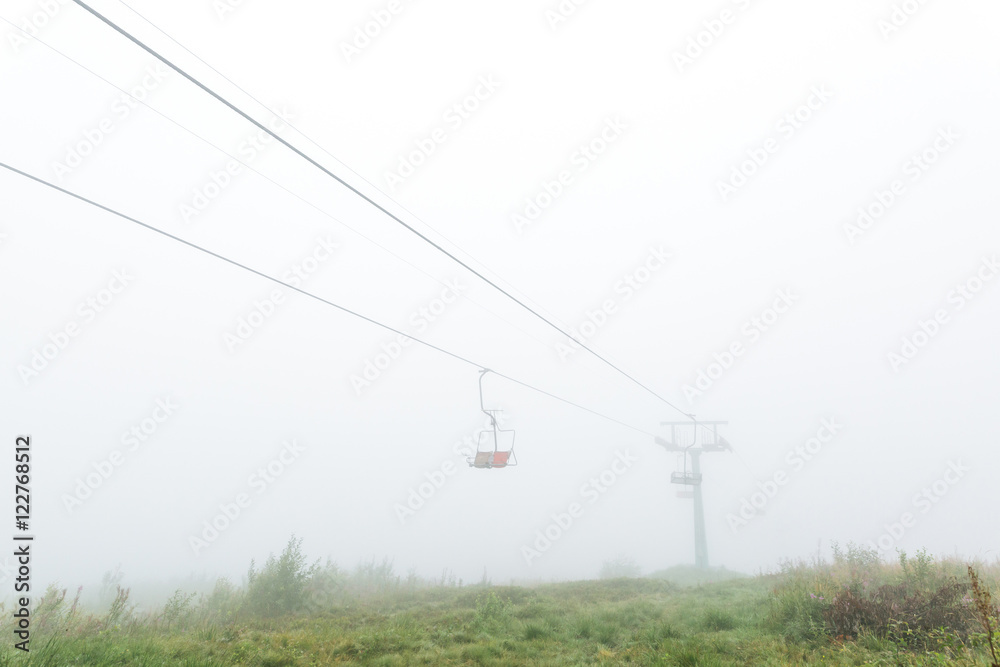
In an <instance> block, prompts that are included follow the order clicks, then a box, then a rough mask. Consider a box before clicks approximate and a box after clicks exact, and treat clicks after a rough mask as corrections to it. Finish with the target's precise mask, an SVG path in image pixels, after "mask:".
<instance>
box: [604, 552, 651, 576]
mask: <svg viewBox="0 0 1000 667" xmlns="http://www.w3.org/2000/svg"><path fill="white" fill-rule="evenodd" d="M599 576H600V578H601V579H620V578H629V579H636V578H638V577H641V576H642V568H641V567H639V565H638V564H637V563H636V562H635V561H634V560H632V559H631V558H629V557H627V556H619V557H618V558H615V559H614V560H606V561H604V562H603V563H601V571H600V573H599Z"/></svg>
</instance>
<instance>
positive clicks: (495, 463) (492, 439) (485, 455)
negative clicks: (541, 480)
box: [466, 369, 517, 468]
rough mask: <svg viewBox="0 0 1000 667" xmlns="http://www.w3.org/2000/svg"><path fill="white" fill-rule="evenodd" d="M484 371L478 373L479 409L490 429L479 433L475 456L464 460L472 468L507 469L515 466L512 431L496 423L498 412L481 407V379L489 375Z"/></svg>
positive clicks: (487, 370)
mask: <svg viewBox="0 0 1000 667" xmlns="http://www.w3.org/2000/svg"><path fill="white" fill-rule="evenodd" d="M489 372H490V370H489V369H484V370H482V371H480V373H479V407H480V409H481V410H482V411H483V414H485V415H486V416H487V417H489V418H490V428H489V429H484V430H482V431H480V432H479V435H478V438H477V441H476V455H475V456H470V457H469V458H468V459H466V460H467V461H468V463H469V466H470V467H473V468H507V467H509V466H516V465H517V457H516V456H514V430H513V429H503V428H500V425H499V424H498V423H497V415H498V414H499V413H500V410H487V409H486V407H485V406H484V405H483V377H485V375H486V374H487V373H489Z"/></svg>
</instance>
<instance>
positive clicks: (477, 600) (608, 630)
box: [0, 541, 1000, 667]
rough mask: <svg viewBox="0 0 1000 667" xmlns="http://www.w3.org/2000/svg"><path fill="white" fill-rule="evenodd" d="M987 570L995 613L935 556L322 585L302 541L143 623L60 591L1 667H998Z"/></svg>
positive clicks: (376, 573)
mask: <svg viewBox="0 0 1000 667" xmlns="http://www.w3.org/2000/svg"><path fill="white" fill-rule="evenodd" d="M976 569H977V571H978V572H979V573H980V574H981V576H982V582H981V584H980V586H979V591H980V593H979V595H978V596H977V594H976V592H975V591H974V590H973V589H972V587H971V586H970V579H969V576H968V570H967V568H966V566H965V565H964V564H962V563H958V562H953V561H937V562H935V561H932V560H931V559H929V558H927V557H926V556H925V555H923V554H918V556H917V557H916V558H905V557H904V558H902V559H901V562H900V563H898V564H892V565H886V564H882V563H880V562H878V560H877V559H876V558H875V557H874V554H871V553H869V552H866V551H865V550H863V549H858V548H854V547H852V548H850V549H849V550H848V551H847V552H846V553H840V552H837V553H835V561H834V563H831V564H814V565H812V566H805V565H798V566H793V565H788V566H786V567H784V568H782V571H781V572H779V573H776V574H773V575H767V576H758V577H752V578H750V577H744V578H729V579H728V580H721V581H716V582H715V583H710V584H697V583H695V584H693V585H687V586H683V585H680V584H678V583H674V582H672V581H669V579H670V577H669V576H668V575H669V574H670V573H669V572H667V573H658V577H657V578H652V577H650V578H634V579H625V578H619V579H604V580H597V581H581V582H571V583H558V584H545V585H539V586H533V587H517V586H491V585H488V584H486V583H483V584H480V585H477V586H455V585H447V584H446V583H445V584H442V583H437V584H430V583H428V582H423V581H420V580H417V579H416V578H415V577H412V576H411V577H409V578H402V577H397V576H395V575H394V574H393V573H392V569H391V566H390V565H389V564H388V563H382V564H376V563H374V562H373V563H369V564H366V565H363V566H361V567H358V568H356V569H355V570H353V571H344V570H341V569H340V568H338V567H337V566H336V565H333V564H329V563H328V564H327V565H326V566H319V565H314V566H311V567H309V566H307V565H306V564H305V561H304V558H303V557H302V555H301V552H300V551H299V545H298V543H297V542H294V541H293V542H292V543H290V544H289V546H288V547H287V548H286V549H285V551H284V552H283V553H282V554H281V556H280V557H275V558H272V559H271V560H269V561H268V563H266V564H265V565H264V567H263V568H260V569H255V568H251V571H250V572H249V573H248V577H247V581H246V582H245V584H244V586H241V587H236V586H234V585H232V584H230V583H229V582H227V581H224V580H223V581H220V582H219V583H218V584H217V585H216V587H215V590H213V591H212V592H211V593H210V594H207V595H202V596H200V598H195V596H193V595H191V594H185V593H183V592H178V593H177V594H176V595H175V596H174V597H173V598H171V600H169V601H168V602H167V603H166V604H165V605H164V606H163V607H161V608H159V609H158V610H157V611H156V612H153V613H149V614H146V615H143V616H139V615H137V614H135V613H134V612H133V611H132V609H131V606H130V604H129V600H128V591H127V590H121V589H120V590H118V591H117V593H118V594H117V596H116V597H115V599H114V600H113V601H112V602H111V604H110V605H109V608H108V609H107V610H105V611H103V612H102V613H100V614H94V613H89V612H86V611H84V610H83V609H82V608H81V607H80V605H79V604H74V602H73V600H71V599H70V598H69V596H66V595H65V592H64V591H57V590H55V589H50V591H49V592H48V594H47V595H46V598H45V599H44V600H43V601H41V602H39V604H38V605H37V606H36V608H35V610H34V615H33V626H32V629H33V633H34V634H33V638H32V644H31V647H32V652H31V654H30V656H25V655H23V654H22V653H21V652H20V651H14V650H13V649H12V647H11V645H12V643H13V642H12V641H11V640H10V639H8V640H7V641H6V642H5V643H4V644H5V645H4V646H3V647H2V648H0V664H4V665H7V664H11V665H19V664H32V665H191V666H194V665H260V666H271V667H277V666H279V665H289V666H291V665H335V664H345V665H347V664H358V665H360V664H371V665H409V664H426V665H449V664H452V665H462V664H467V665H582V664H595V665H625V664H635V665H798V664H824V665H863V664H875V665H990V664H991V661H992V658H991V657H990V652H989V639H988V635H987V633H986V630H985V626H984V625H983V621H984V620H986V619H987V618H988V619H989V620H990V623H991V628H995V627H996V623H997V621H998V617H1000V612H998V610H997V608H996V606H995V605H994V603H993V602H991V601H987V600H986V595H985V589H986V588H988V587H990V586H992V587H993V589H994V590H996V586H997V584H998V574H1000V569H998V568H997V567H996V566H995V565H994V566H984V565H981V564H980V565H978V566H977V568H976ZM674 574H675V575H676V576H677V577H678V578H680V577H681V575H683V577H684V578H687V579H691V575H692V573H691V572H687V571H677V572H675V573H674ZM731 574H732V573H723V575H722V576H719V578H720V579H724V578H725V577H726V575H731ZM695 578H696V577H695ZM981 612H986V617H985V618H984V617H983V616H982V614H981ZM3 618H4V619H5V620H4V624H5V627H4V636H6V637H8V638H10V637H12V634H11V632H12V628H11V627H10V621H9V620H6V619H9V618H10V612H9V611H8V610H4V611H3ZM996 640H997V638H994V641H996ZM998 650H1000V642H998Z"/></svg>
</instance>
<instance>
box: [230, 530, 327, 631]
mask: <svg viewBox="0 0 1000 667" xmlns="http://www.w3.org/2000/svg"><path fill="white" fill-rule="evenodd" d="M310 574H311V571H310V569H308V568H306V558H305V556H304V555H303V554H302V540H301V539H298V540H296V539H295V536H294V535H293V536H292V538H291V539H290V540H289V541H288V544H287V545H286V546H285V550H284V551H282V552H281V556H280V557H278V558H275V557H274V554H271V555H270V556H269V557H268V559H267V562H266V563H265V564H264V569H262V570H261V571H260V572H258V571H257V570H256V569H255V567H254V563H253V561H251V563H250V571H249V572H248V573H247V590H246V611H247V612H248V613H249V614H250V615H252V616H257V617H265V618H272V617H275V616H281V615H284V614H293V613H296V612H299V611H302V610H303V609H304V608H305V606H306V581H307V580H308V578H309V575H310Z"/></svg>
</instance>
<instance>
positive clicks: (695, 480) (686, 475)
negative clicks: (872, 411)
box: [670, 452, 702, 486]
mask: <svg viewBox="0 0 1000 667" xmlns="http://www.w3.org/2000/svg"><path fill="white" fill-rule="evenodd" d="M681 456H682V457H684V472H672V473H670V482H671V484H687V485H688V486H697V485H699V484H701V479H702V474H701V473H697V474H695V473H693V472H688V469H687V459H688V457H687V452H684V453H683V454H681Z"/></svg>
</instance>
